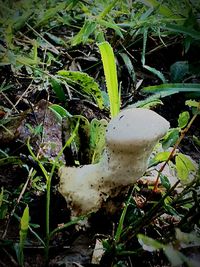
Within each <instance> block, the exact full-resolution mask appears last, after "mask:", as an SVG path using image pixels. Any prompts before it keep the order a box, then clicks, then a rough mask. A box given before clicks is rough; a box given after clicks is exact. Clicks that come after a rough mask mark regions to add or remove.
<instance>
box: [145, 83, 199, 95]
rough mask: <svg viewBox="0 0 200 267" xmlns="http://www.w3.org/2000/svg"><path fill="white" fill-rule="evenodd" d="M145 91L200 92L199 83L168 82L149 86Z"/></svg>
mask: <svg viewBox="0 0 200 267" xmlns="http://www.w3.org/2000/svg"><path fill="white" fill-rule="evenodd" d="M142 91H143V92H144V93H163V92H168V93H170V94H171V95H172V94H176V93H179V92H199V93H200V84H198V83H166V84H160V85H153V86H147V87H144V88H143V89H142Z"/></svg>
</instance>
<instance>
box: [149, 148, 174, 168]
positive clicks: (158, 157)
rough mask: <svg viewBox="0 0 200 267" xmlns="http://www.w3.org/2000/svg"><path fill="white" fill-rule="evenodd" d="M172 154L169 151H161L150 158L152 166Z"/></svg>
mask: <svg viewBox="0 0 200 267" xmlns="http://www.w3.org/2000/svg"><path fill="white" fill-rule="evenodd" d="M169 155H170V152H169V151H164V152H159V153H158V154H156V155H155V157H154V158H152V159H151V160H150V163H149V164H150V166H152V165H157V164H158V163H160V162H163V161H166V160H167V159H168V157H169Z"/></svg>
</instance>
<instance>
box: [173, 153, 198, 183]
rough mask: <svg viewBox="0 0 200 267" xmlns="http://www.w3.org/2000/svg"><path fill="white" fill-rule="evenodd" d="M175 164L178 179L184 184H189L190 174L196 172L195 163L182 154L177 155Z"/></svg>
mask: <svg viewBox="0 0 200 267" xmlns="http://www.w3.org/2000/svg"><path fill="white" fill-rule="evenodd" d="M175 162H176V170H177V176H178V178H179V179H180V181H181V182H182V183H184V184H187V183H188V182H190V179H189V174H190V172H191V171H195V170H196V167H195V165H194V163H193V162H192V161H191V160H190V159H189V158H188V157H186V156H185V155H184V154H182V153H178V154H177V156H176V158H175Z"/></svg>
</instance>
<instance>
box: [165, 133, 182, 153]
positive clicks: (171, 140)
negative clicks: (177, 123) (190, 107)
mask: <svg viewBox="0 0 200 267" xmlns="http://www.w3.org/2000/svg"><path fill="white" fill-rule="evenodd" d="M178 138H179V130H178V129H176V128H174V129H173V128H172V129H170V130H169V131H168V133H167V134H166V135H165V137H164V139H163V140H162V147H163V149H164V150H166V149H168V148H169V147H172V146H173V145H174V144H175V143H176V142H177V140H178Z"/></svg>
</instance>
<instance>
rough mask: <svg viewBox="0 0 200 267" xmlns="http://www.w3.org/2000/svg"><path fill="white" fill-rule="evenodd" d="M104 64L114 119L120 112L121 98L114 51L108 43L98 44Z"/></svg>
mask: <svg viewBox="0 0 200 267" xmlns="http://www.w3.org/2000/svg"><path fill="white" fill-rule="evenodd" d="M98 47H99V50H100V53H101V59H102V62H103V68H104V74H105V78H106V86H107V90H108V96H109V100H110V113H111V117H112V118H113V117H114V116H116V115H117V114H118V113H119V110H120V96H119V91H118V80H117V68H116V63H115V57H114V53H113V49H112V47H111V45H110V44H109V43H108V42H102V43H100V44H98Z"/></svg>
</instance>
